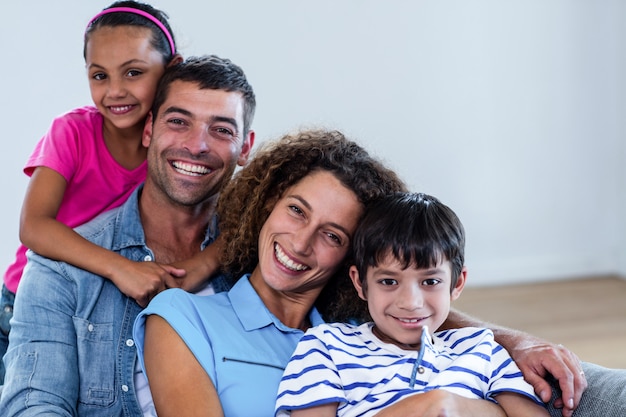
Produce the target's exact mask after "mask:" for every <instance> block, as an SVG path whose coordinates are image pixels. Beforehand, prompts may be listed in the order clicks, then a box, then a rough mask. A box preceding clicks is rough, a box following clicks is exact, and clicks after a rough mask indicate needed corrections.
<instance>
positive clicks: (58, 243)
mask: <svg viewBox="0 0 626 417" xmlns="http://www.w3.org/2000/svg"><path fill="white" fill-rule="evenodd" d="M66 187H67V183H66V181H65V178H63V176H62V175H61V174H59V173H58V172H56V171H54V170H52V169H50V168H46V167H37V168H36V169H35V171H34V172H33V174H32V176H31V179H30V181H29V184H28V188H27V190H26V195H25V197H24V204H23V205H22V212H21V216H20V240H21V241H22V243H23V244H24V246H26V247H27V248H30V249H32V250H33V251H35V252H37V253H39V254H40V255H43V256H45V257H47V258H51V259H55V260H58V261H63V262H67V263H69V264H72V265H74V266H76V267H78V268H81V269H85V270H88V271H90V272H92V273H94V274H96V275H100V276H102V277H105V278H108V279H109V280H111V281H112V282H113V283H114V284H115V285H116V286H117V287H118V288H119V289H120V291H121V292H123V293H124V294H126V295H127V296H129V297H131V298H134V299H135V300H136V301H137V303H139V305H141V306H146V305H147V304H148V301H150V299H151V298H152V297H153V296H154V295H156V294H157V293H158V292H159V291H161V290H162V289H164V288H165V284H164V282H165V280H167V279H170V278H169V277H170V273H169V272H167V271H166V270H165V269H163V268H162V267H160V266H159V265H158V264H157V263H155V262H134V261H131V260H129V259H126V258H124V257H123V256H121V255H119V254H116V253H114V252H112V251H110V250H107V249H104V248H102V247H100V246H98V245H96V244H93V243H91V242H89V241H88V240H86V239H85V238H83V237H82V236H80V235H79V234H78V233H76V232H75V231H74V230H73V229H72V228H70V227H68V226H66V225H65V224H63V223H61V222H59V221H58V220H56V216H57V213H58V211H59V207H60V206H61V201H62V200H63V195H64V194H65V190H66ZM170 272H171V273H177V274H184V271H180V270H170Z"/></svg>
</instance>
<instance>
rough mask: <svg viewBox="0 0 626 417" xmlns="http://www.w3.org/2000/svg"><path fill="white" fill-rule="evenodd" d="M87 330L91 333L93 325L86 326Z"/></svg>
mask: <svg viewBox="0 0 626 417" xmlns="http://www.w3.org/2000/svg"><path fill="white" fill-rule="evenodd" d="M87 330H89V331H90V332H93V324H90V325H89V326H87Z"/></svg>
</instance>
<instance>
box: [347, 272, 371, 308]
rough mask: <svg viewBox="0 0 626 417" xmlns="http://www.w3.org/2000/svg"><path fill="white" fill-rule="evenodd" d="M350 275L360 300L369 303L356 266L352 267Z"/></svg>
mask: <svg viewBox="0 0 626 417" xmlns="http://www.w3.org/2000/svg"><path fill="white" fill-rule="evenodd" d="M348 273H349V274H350V279H351V280H352V285H354V288H356V292H357V294H359V298H360V299H361V300H364V301H367V297H365V293H364V292H363V286H362V285H361V280H360V279H359V271H358V270H357V269H356V266H354V265H352V266H350V270H349V271H348Z"/></svg>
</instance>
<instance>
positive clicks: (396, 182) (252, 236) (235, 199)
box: [217, 130, 405, 321]
mask: <svg viewBox="0 0 626 417" xmlns="http://www.w3.org/2000/svg"><path fill="white" fill-rule="evenodd" d="M314 171H328V172H331V173H332V174H333V175H334V176H335V177H336V178H337V179H338V180H339V181H341V183H342V184H343V185H344V186H345V187H347V188H348V189H350V190H352V191H353V192H354V193H355V194H356V196H357V198H358V200H359V201H360V202H361V203H362V204H363V207H364V209H367V208H369V206H370V204H372V203H373V202H374V201H376V200H378V199H379V198H381V197H382V196H384V195H387V194H390V193H394V192H397V191H404V190H405V186H404V184H403V182H402V181H401V180H400V179H399V178H398V176H397V175H396V174H395V173H394V172H393V171H392V170H390V169H388V168H386V167H385V166H384V165H383V164H382V163H381V162H379V161H378V160H377V159H375V158H373V157H372V156H371V155H370V154H369V153H368V152H367V151H366V150H365V149H364V148H362V147H361V146H359V145H358V144H357V143H355V142H353V141H351V140H349V139H347V138H346V137H345V136H344V135H343V134H342V133H341V132H338V131H334V130H307V131H301V132H297V133H295V134H289V135H285V136H283V137H281V138H280V139H278V140H275V141H269V142H265V143H264V144H263V145H262V147H261V148H259V149H258V150H257V151H256V152H255V153H254V157H253V158H252V159H251V160H250V162H249V163H248V165H246V166H245V167H244V168H243V169H241V170H240V171H239V172H237V173H236V174H235V176H234V178H233V180H232V181H230V183H229V184H228V185H226V187H225V189H224V190H223V191H222V193H221V194H220V198H219V201H218V205H217V212H218V215H219V219H220V225H219V229H220V235H221V237H223V242H224V243H225V248H224V251H223V254H222V265H223V268H224V270H225V272H227V273H228V274H229V275H230V276H231V277H233V279H238V278H239V277H240V276H241V275H242V274H244V273H247V272H252V270H253V269H254V268H255V267H256V265H257V263H258V262H259V259H258V238H259V234H260V232H261V228H262V227H263V224H264V223H265V220H266V219H267V218H268V216H269V214H270V213H271V211H272V210H273V208H274V205H275V204H276V202H277V201H278V200H279V199H280V197H281V196H282V195H283V193H284V192H285V190H286V189H287V188H289V187H291V186H292V185H294V184H296V183H297V182H298V181H300V180H301V179H302V178H304V177H305V176H307V175H308V174H310V173H311V172H314ZM347 268H348V264H347V263H345V262H344V265H341V267H340V268H339V269H338V271H337V273H336V274H335V275H334V276H333V277H331V279H330V280H329V281H328V284H326V286H325V288H324V290H323V291H322V294H321V295H320V296H319V297H318V300H317V302H316V306H317V308H318V309H319V310H320V312H321V313H322V315H323V316H324V318H325V319H326V320H329V321H345V320H347V319H348V318H359V317H362V316H363V314H367V313H366V312H367V306H366V305H365V303H363V302H362V301H361V300H360V299H359V298H358V296H357V293H356V290H355V289H354V287H353V286H352V283H351V281H350V278H349V276H348V273H347ZM339 314H341V315H339ZM357 316H358V317H357Z"/></svg>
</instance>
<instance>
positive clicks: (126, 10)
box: [87, 7, 176, 55]
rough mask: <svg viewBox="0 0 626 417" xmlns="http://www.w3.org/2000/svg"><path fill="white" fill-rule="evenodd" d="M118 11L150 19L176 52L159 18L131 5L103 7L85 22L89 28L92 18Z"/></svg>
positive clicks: (170, 37)
mask: <svg viewBox="0 0 626 417" xmlns="http://www.w3.org/2000/svg"><path fill="white" fill-rule="evenodd" d="M118 12H124V13H133V14H137V15H139V16H143V17H145V18H146V19H148V20H149V21H151V22H152V23H154V24H155V25H157V26H158V27H159V29H161V32H163V34H165V37H166V38H167V41H168V42H169V43H170V49H171V50H172V55H174V54H176V47H175V46H174V39H173V38H172V35H170V32H169V31H168V30H167V28H166V27H165V25H164V24H163V23H161V22H160V21H159V19H157V18H156V17H154V16H152V15H151V14H150V13H147V12H144V11H143V10H139V9H134V8H132V7H111V8H109V9H104V10H103V11H101V12H100V13H98V14H97V15H95V16H94V17H93V18H92V19H91V20H90V21H89V23H87V28H89V26H91V24H92V23H93V22H94V20H96V19H97V18H99V17H100V16H102V15H105V14H109V13H118Z"/></svg>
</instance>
